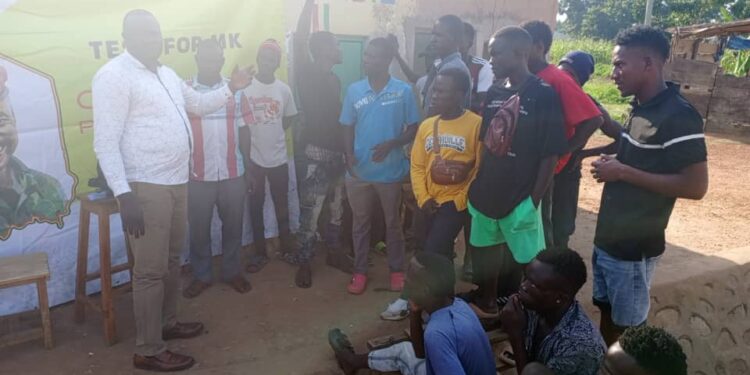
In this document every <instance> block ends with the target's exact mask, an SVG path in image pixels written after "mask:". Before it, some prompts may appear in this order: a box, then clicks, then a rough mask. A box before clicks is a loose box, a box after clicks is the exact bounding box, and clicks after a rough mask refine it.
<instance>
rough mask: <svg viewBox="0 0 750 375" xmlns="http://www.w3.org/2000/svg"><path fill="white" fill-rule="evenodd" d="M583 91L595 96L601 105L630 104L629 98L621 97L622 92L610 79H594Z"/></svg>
mask: <svg viewBox="0 0 750 375" xmlns="http://www.w3.org/2000/svg"><path fill="white" fill-rule="evenodd" d="M583 90H584V91H586V92H587V93H588V94H589V95H591V96H593V97H594V98H595V99H596V100H598V101H599V102H600V103H604V104H628V103H629V102H630V99H629V98H623V97H622V96H621V95H620V90H618V89H617V86H615V84H614V83H613V82H612V80H610V79H608V78H594V79H592V80H590V81H589V82H588V83H587V84H586V86H583Z"/></svg>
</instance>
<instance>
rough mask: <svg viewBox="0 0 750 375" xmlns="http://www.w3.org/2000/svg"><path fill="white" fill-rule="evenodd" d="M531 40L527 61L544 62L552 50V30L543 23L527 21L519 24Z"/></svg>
mask: <svg viewBox="0 0 750 375" xmlns="http://www.w3.org/2000/svg"><path fill="white" fill-rule="evenodd" d="M521 27H522V28H523V29H524V30H526V31H527V32H528V33H529V35H531V39H532V40H533V47H532V48H531V53H530V55H529V61H546V59H547V53H548V52H549V49H550V48H552V29H551V28H550V27H549V25H547V24H546V23H545V22H544V21H528V22H524V23H523V24H521Z"/></svg>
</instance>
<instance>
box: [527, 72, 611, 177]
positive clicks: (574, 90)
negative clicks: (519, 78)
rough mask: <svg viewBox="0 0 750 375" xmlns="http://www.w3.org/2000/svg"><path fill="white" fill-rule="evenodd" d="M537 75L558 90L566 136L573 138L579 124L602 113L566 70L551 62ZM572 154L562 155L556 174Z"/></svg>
mask: <svg viewBox="0 0 750 375" xmlns="http://www.w3.org/2000/svg"><path fill="white" fill-rule="evenodd" d="M537 76H538V77H539V78H541V79H543V80H544V82H547V84H549V85H550V86H552V88H553V89H555V91H556V92H557V95H558V96H559V97H560V102H561V104H562V108H563V114H564V116H565V137H566V138H567V139H570V138H573V135H574V134H575V132H576V126H578V124H580V123H582V122H584V121H586V120H590V119H592V118H594V117H598V116H601V115H602V112H601V111H600V110H599V108H597V106H596V104H594V101H593V100H591V98H589V96H588V95H586V93H585V92H583V89H582V88H581V87H580V86H578V84H577V83H576V82H575V81H574V80H573V78H572V77H571V76H570V75H569V74H568V73H566V72H564V71H562V70H560V69H558V68H557V67H556V66H554V65H552V64H550V65H548V66H547V67H546V68H544V69H542V71H540V72H539V73H537ZM568 160H570V154H565V155H563V156H561V157H560V160H558V162H557V167H555V174H557V173H560V171H561V170H562V169H563V168H564V167H565V165H566V164H568Z"/></svg>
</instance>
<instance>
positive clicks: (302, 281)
mask: <svg viewBox="0 0 750 375" xmlns="http://www.w3.org/2000/svg"><path fill="white" fill-rule="evenodd" d="M294 283H295V284H297V287H300V288H304V289H307V288H309V287H311V286H312V270H311V269H310V263H302V264H300V266H299V269H298V270H297V274H296V275H295V276H294Z"/></svg>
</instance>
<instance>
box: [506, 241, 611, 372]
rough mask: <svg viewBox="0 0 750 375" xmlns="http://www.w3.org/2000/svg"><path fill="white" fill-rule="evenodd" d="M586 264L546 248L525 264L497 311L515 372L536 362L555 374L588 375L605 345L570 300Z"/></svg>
mask: <svg viewBox="0 0 750 375" xmlns="http://www.w3.org/2000/svg"><path fill="white" fill-rule="evenodd" d="M585 283H586V265H585V264H584V263H583V259H581V256H580V255H578V253H576V252H575V251H573V250H569V249H564V250H563V249H559V250H547V251H543V252H541V253H539V255H537V257H536V259H534V261H532V262H531V264H529V265H528V267H526V270H525V277H524V281H523V283H521V288H520V289H519V291H518V294H514V295H513V296H511V297H510V300H509V301H508V303H507V304H506V305H505V307H504V308H503V310H502V311H501V312H500V320H501V322H502V326H503V330H504V331H505V332H507V333H508V336H510V344H511V346H512V347H513V353H514V354H513V356H514V359H515V361H516V368H517V370H518V372H519V373H520V372H521V371H523V370H524V368H525V367H526V365H527V364H528V363H529V362H532V361H536V362H539V363H542V364H543V365H544V366H546V367H547V368H548V369H550V370H552V372H553V373H555V374H556V375H594V374H596V373H597V370H598V368H599V365H600V363H601V362H602V358H604V352H605V350H606V346H605V344H604V339H602V336H601V335H600V334H599V332H598V330H597V329H596V326H595V325H594V323H593V322H592V321H591V319H589V317H588V316H586V313H585V312H584V310H583V307H582V306H581V305H580V304H579V303H578V301H577V300H576V294H577V293H578V291H579V290H580V289H581V287H582V286H583V284H585Z"/></svg>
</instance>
